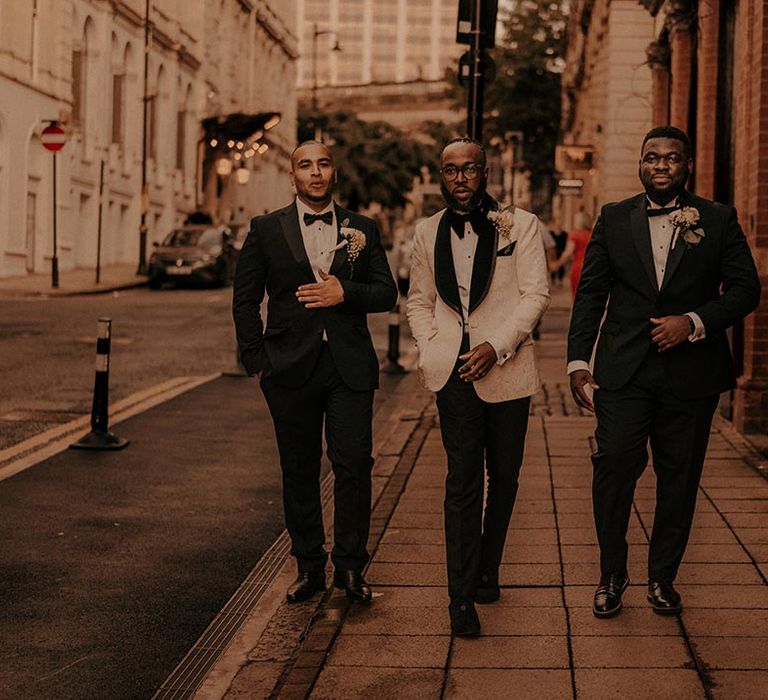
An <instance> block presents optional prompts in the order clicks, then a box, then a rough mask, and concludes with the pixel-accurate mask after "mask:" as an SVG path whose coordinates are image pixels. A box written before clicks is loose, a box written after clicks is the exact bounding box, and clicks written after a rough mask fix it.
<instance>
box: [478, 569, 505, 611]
mask: <svg viewBox="0 0 768 700" xmlns="http://www.w3.org/2000/svg"><path fill="white" fill-rule="evenodd" d="M500 597H501V589H500V588H499V581H498V578H496V577H492V576H490V575H488V574H481V576H480V581H479V582H478V584H477V589H476V591H475V602H476V603H479V604H480V605H487V604H488V603H495V602H496V601H497V600H498V599H499V598H500Z"/></svg>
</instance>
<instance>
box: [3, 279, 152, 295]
mask: <svg viewBox="0 0 768 700" xmlns="http://www.w3.org/2000/svg"><path fill="white" fill-rule="evenodd" d="M148 285H149V280H146V279H143V280H136V281H135V282H126V283H125V284H114V285H110V286H108V287H98V288H96V287H88V288H83V289H73V290H64V291H58V290H54V289H50V290H46V291H33V292H32V291H26V290H23V289H0V299H58V298H61V297H79V296H95V295H97V294H111V293H112V292H122V291H126V290H129V289H140V288H141V287H146V286H148Z"/></svg>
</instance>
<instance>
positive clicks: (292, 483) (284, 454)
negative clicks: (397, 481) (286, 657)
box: [233, 141, 397, 602]
mask: <svg viewBox="0 0 768 700" xmlns="http://www.w3.org/2000/svg"><path fill="white" fill-rule="evenodd" d="M290 177H291V182H292V184H293V186H294V188H295V190H296V194H297V197H296V201H295V202H294V203H293V204H291V205H289V206H287V207H285V208H284V209H280V210H278V211H276V212H273V213H271V214H267V215H265V216H260V217H257V218H255V219H253V221H252V222H251V228H250V232H249V233H248V237H247V239H246V241H245V244H244V246H243V249H242V252H241V253H240V259H239V262H238V265H237V272H236V274H235V283H234V301H233V314H234V318H235V327H236V329H237V340H238V347H239V352H240V358H241V361H242V363H243V365H244V367H245V369H246V370H247V372H248V374H250V375H252V376H257V377H259V378H260V382H261V388H262V390H263V392H264V396H265V397H266V400H267V404H268V405H269V410H270V412H271V414H272V419H273V421H274V424H275V433H276V436H277V445H278V449H279V451H280V464H281V466H282V470H283V505H284V509H285V521H286V526H287V528H288V533H289V535H290V536H291V543H292V547H291V553H292V554H293V556H294V557H296V560H297V563H298V569H299V575H298V578H297V579H296V581H295V582H294V584H293V585H292V586H291V587H290V589H289V590H288V594H287V598H288V601H289V602H298V601H302V600H307V599H308V598H311V597H312V596H313V595H314V594H315V593H317V592H318V591H322V590H324V589H325V585H326V581H325V565H326V560H327V553H326V551H325V546H324V545H325V533H324V530H323V520H322V503H321V500H320V460H321V456H322V448H323V442H322V436H323V423H324V422H325V438H326V442H327V444H328V457H329V459H330V461H331V466H332V468H333V473H334V477H335V485H334V546H333V552H332V554H331V559H332V561H333V564H334V567H335V572H334V584H335V586H336V587H337V588H342V589H344V590H345V591H346V594H347V596H348V597H349V598H351V599H353V600H358V601H364V602H369V601H370V600H371V598H372V594H371V589H370V586H369V585H368V584H367V583H366V581H365V579H364V578H363V575H362V571H363V569H364V568H365V566H366V564H367V563H368V551H367V549H366V545H367V540H368V532H369V526H370V514H371V468H372V466H373V458H372V456H371V454H372V450H373V446H372V418H373V392H374V390H375V389H376V388H377V387H378V377H379V365H378V360H377V357H376V352H375V351H374V348H373V344H372V342H371V336H370V333H369V331H368V328H367V324H366V314H368V313H372V312H376V311H388V310H389V309H391V308H392V307H393V306H394V305H395V303H396V301H397V290H396V287H395V283H394V281H393V279H392V274H391V273H390V270H389V265H388V264H387V259H386V256H385V253H384V249H383V248H382V246H381V241H380V236H379V230H378V227H377V226H376V223H375V222H374V221H372V220H371V219H368V218H366V217H364V216H360V215H359V214H354V213H352V212H350V211H347V210H346V209H343V208H342V207H340V206H339V205H338V204H335V203H334V201H333V199H332V195H333V189H334V185H335V183H336V167H335V165H334V161H333V154H332V152H331V150H330V149H329V148H328V147H327V146H325V145H324V144H322V143H319V142H316V141H310V142H306V143H303V144H301V145H300V146H298V147H297V148H296V150H295V151H294V152H293V154H292V156H291V173H290ZM265 292H266V294H267V295H268V296H269V304H268V307H267V323H266V329H265V328H264V323H263V321H262V318H261V314H260V306H261V303H262V301H263V299H264V294H265Z"/></svg>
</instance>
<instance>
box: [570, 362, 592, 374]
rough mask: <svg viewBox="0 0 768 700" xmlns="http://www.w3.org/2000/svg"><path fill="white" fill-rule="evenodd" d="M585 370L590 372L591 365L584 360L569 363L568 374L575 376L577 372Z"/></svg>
mask: <svg viewBox="0 0 768 700" xmlns="http://www.w3.org/2000/svg"><path fill="white" fill-rule="evenodd" d="M579 369H585V370H587V372H589V363H588V362H584V360H571V361H570V362H569V363H568V374H573V373H574V372H575V371H576V370H579Z"/></svg>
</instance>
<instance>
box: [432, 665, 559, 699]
mask: <svg viewBox="0 0 768 700" xmlns="http://www.w3.org/2000/svg"><path fill="white" fill-rule="evenodd" d="M444 697H446V698H453V699H454V700H468V699H469V698H484V699H487V700H509V698H510V697H514V698H515V700H529V699H530V700H542V698H546V699H547V700H569V699H570V698H572V697H573V692H572V686H571V674H570V672H569V671H568V670H563V669H547V670H538V669H496V668H481V669H466V668H461V669H451V671H449V673H448V679H447V683H446V687H445V696H444Z"/></svg>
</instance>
